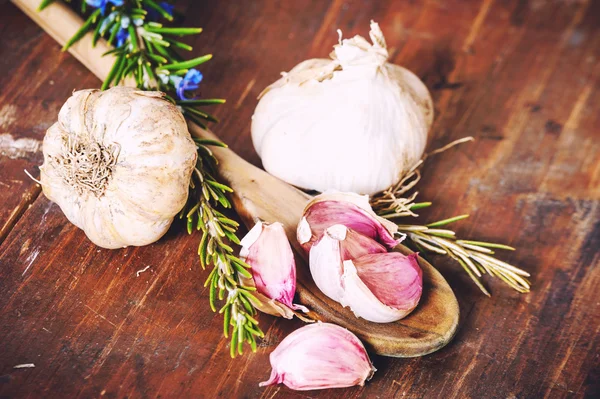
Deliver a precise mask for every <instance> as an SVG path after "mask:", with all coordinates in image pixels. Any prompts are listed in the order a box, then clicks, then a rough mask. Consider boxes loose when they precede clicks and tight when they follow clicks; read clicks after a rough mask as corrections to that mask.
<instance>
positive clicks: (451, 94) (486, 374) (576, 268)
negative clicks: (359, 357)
mask: <svg viewBox="0 0 600 399" xmlns="http://www.w3.org/2000/svg"><path fill="white" fill-rule="evenodd" d="M599 7H600V5H599V4H598V3H597V2H592V1H573V2H543V1H530V2H523V1H517V0H512V1H506V2H498V1H496V2H494V1H448V2H439V1H423V2H400V1H377V2H355V1H348V2H342V1H332V2H327V1H314V2H310V3H309V2H292V1H284V2H277V3H276V2H263V1H254V2H250V3H247V2H239V3H238V2H192V1H179V2H178V9H179V10H181V11H183V12H184V13H185V15H187V16H189V17H188V19H187V20H186V21H184V22H185V23H187V24H197V25H199V26H202V27H203V28H204V29H205V30H204V32H203V34H202V35H201V36H200V37H198V38H197V39H194V43H193V44H195V47H196V48H195V50H194V52H193V55H201V54H204V53H208V52H212V53H214V54H215V58H214V59H213V60H211V61H210V62H209V63H207V64H205V65H204V66H203V69H202V72H203V73H204V75H205V77H206V79H205V81H204V82H203V83H202V84H203V87H202V93H203V95H205V96H207V97H217V96H224V97H226V98H227V99H228V103H227V104H225V105H224V106H222V107H220V108H219V109H218V110H216V113H217V114H218V115H219V116H220V117H221V119H222V122H221V123H220V124H219V125H218V126H217V127H215V130H216V131H217V132H218V134H219V135H220V136H221V137H222V138H223V139H224V140H226V141H227V142H228V143H229V144H230V146H231V147H232V149H233V150H234V151H236V152H237V153H238V154H240V155H242V156H243V157H244V158H245V159H247V160H250V161H251V162H252V163H254V164H259V160H258V157H257V156H256V154H255V153H254V151H253V149H252V146H251V142H250V136H249V131H248V127H247V126H248V120H249V118H250V116H251V115H252V112H253V109H254V106H255V104H256V100H255V99H256V96H257V95H258V93H259V92H260V91H261V90H262V88H264V87H265V86H266V85H268V84H269V83H271V82H272V81H274V80H275V79H276V78H277V77H278V76H279V75H278V74H279V72H280V71H282V70H289V69H290V68H291V67H292V66H294V65H295V64H296V63H297V62H299V61H301V60H303V59H305V58H307V57H313V56H324V55H326V54H328V53H329V50H330V46H331V44H333V43H334V42H335V41H336V40H337V35H336V33H335V29H337V28H338V27H339V28H342V29H343V30H344V34H347V35H349V36H350V35H354V34H363V35H365V34H366V33H367V29H368V28H367V26H368V22H369V20H370V19H372V18H373V19H375V20H376V21H378V22H379V23H380V24H381V26H382V29H383V30H384V32H385V33H386V39H387V41H388V44H389V45H390V46H391V47H393V49H394V50H393V52H392V54H393V57H394V61H395V62H396V63H398V64H401V65H405V66H407V67H409V68H410V69H412V70H414V71H415V72H416V73H417V74H418V75H419V76H420V77H421V78H423V79H424V80H425V82H426V84H427V86H428V87H429V88H430V89H431V90H432V94H433V97H434V100H435V107H436V120H435V125H434V128H433V132H432V135H431V139H430V143H429V148H436V147H439V146H441V145H443V144H445V143H447V142H449V141H451V140H453V139H457V138H460V137H462V136H465V135H468V134H470V135H474V136H475V137H476V138H477V141H476V142H475V143H474V144H466V145H463V146H462V147H459V148H458V149H456V150H453V151H451V152H449V153H446V154H444V155H440V156H436V157H434V158H431V159H429V160H428V161H427V165H426V167H425V169H424V178H423V181H422V183H421V184H420V195H419V196H420V198H421V199H422V200H431V201H433V202H434V206H433V207H432V209H431V210H430V211H428V212H423V215H422V218H420V219H419V220H423V221H431V220H436V219H440V218H444V217H448V216H452V215H456V214H460V213H470V214H471V218H470V219H467V220H466V221H464V222H461V223H460V224H457V225H456V228H457V230H458V233H459V234H460V235H461V236H462V237H468V238H480V239H489V240H496V241H501V242H505V243H508V244H511V245H514V246H516V247H518V251H517V252H515V253H509V254H505V255H500V256H501V257H502V259H504V260H508V261H510V262H513V263H515V264H518V265H520V266H522V267H523V268H525V269H527V270H528V271H530V272H532V274H533V279H532V282H533V292H532V293H531V294H529V295H519V294H517V293H514V292H512V291H509V290H508V289H506V288H504V287H503V285H502V284H500V283H498V282H496V281H490V280H488V285H489V286H490V288H491V290H492V293H493V297H492V298H491V299H487V298H485V297H484V296H483V295H481V294H480V293H479V292H478V290H477V288H476V287H474V286H473V285H472V283H471V282H470V281H469V279H468V277H466V276H465V275H464V272H463V271H462V270H461V269H460V267H459V266H458V265H456V264H454V263H453V262H451V261H447V260H444V259H443V258H442V257H434V256H427V259H428V260H430V261H432V263H434V264H435V265H436V267H437V268H439V269H440V270H441V272H442V274H443V275H444V277H445V278H446V279H447V280H448V281H449V283H450V285H451V286H452V287H453V289H454V291H455V292H456V294H457V297H458V300H459V304H460V307H461V315H462V316H461V326H460V329H459V332H458V334H457V336H456V337H455V339H454V341H452V343H451V344H450V345H448V346H447V347H446V348H444V349H442V350H441V351H439V352H436V353H435V354H432V355H429V356H426V357H423V358H417V359H389V358H383V357H378V356H375V357H374V359H373V361H374V363H375V366H376V367H377V369H378V372H377V373H376V374H375V377H374V378H373V380H371V381H370V382H369V383H367V385H366V386H365V387H363V388H350V389H344V390H335V391H318V392H317V391H315V392H301V393H297V392H292V391H290V390H288V389H287V388H285V387H269V388H266V389H263V388H259V387H258V386H257V383H258V382H259V381H262V380H265V379H266V378H267V377H268V374H269V365H268V354H269V353H270V352H271V351H272V350H273V349H274V347H275V346H276V345H277V343H278V342H280V340H281V339H282V338H283V337H284V336H285V335H286V334H288V333H289V332H291V331H293V330H294V329H296V328H298V327H299V326H300V325H302V323H301V322H298V321H291V322H289V321H283V320H276V319H274V318H272V317H269V316H261V318H260V322H261V326H262V328H263V330H265V331H266V333H267V335H266V339H265V340H264V341H263V343H262V344H261V346H260V347H259V351H258V352H257V353H256V354H245V355H244V357H243V358H240V359H236V360H231V359H229V357H228V354H227V353H228V348H227V345H228V342H227V340H225V339H222V338H221V331H220V328H221V319H220V317H219V316H218V315H214V314H213V313H212V312H211V311H210V310H209V309H208V307H207V300H208V293H207V292H206V291H205V290H204V289H203V288H202V282H203V279H202V277H203V276H205V274H203V272H202V271H201V270H200V268H199V267H198V265H197V259H196V258H195V256H194V255H193V254H194V253H195V249H196V246H197V242H198V239H199V237H198V236H191V237H188V236H187V235H186V234H185V232H184V229H183V226H181V225H180V224H176V225H174V226H173V228H172V229H171V231H170V232H169V234H168V236H167V237H166V238H165V239H164V240H161V241H160V242H159V243H158V244H157V245H155V246H152V247H145V248H139V249H126V250H120V251H105V250H100V252H97V251H98V249H97V248H96V247H94V246H93V245H91V244H90V243H89V242H88V241H87V240H86V239H85V235H84V234H83V233H81V232H80V231H78V230H77V229H75V228H74V227H72V226H70V225H69V224H68V222H67V221H66V220H65V218H64V217H63V216H62V215H61V214H60V211H59V209H58V207H57V206H56V205H52V204H50V203H49V202H48V201H47V200H46V199H45V198H44V197H43V196H39V197H36V199H35V200H34V201H33V202H31V201H32V200H23V203H24V204H27V205H28V204H29V203H31V204H32V205H31V207H30V208H29V209H27V205H25V206H24V207H23V208H22V209H23V212H22V216H21V217H20V218H17V220H16V224H14V226H13V227H12V229H11V230H10V232H9V234H8V236H7V237H6V239H5V240H4V242H3V243H2V245H1V246H0V337H1V338H2V339H1V340H0V396H7V397H27V396H30V397H100V396H101V395H102V396H103V397H115V398H116V397H119V398H120V397H125V396H128V397H158V396H160V397H177V396H179V397H216V396H222V397H232V398H233V397H248V398H254V397H261V396H262V397H264V398H272V397H275V398H277V397H285V398H288V397H292V398H295V397H298V398H300V397H302V398H304V397H311V398H312V397H320V398H321V397H322V398H326V397H340V396H342V397H347V398H354V397H381V398H392V397H406V398H411V397H412V398H421V397H444V398H462V397H486V398H507V397H515V398H530V397H552V398H555V397H556V398H567V397H568V398H571V397H585V396H587V397H594V396H597V395H598V392H599V391H600V383H599V370H600V360H599V358H598V355H597V354H598V353H599V351H600V338H599V337H600V330H599V326H600V312H599V310H598V304H597V302H598V301H597V293H598V292H599V291H600V273H598V262H599V255H598V248H599V247H600V242H599V240H600V222H599V220H600V167H599V166H598V159H599V157H600V149H599V144H598V138H599V137H600V120H599V114H600V113H599V112H598V111H599V109H598V108H599V107H598V104H600V90H598V89H599V88H600V87H599V83H598V79H599V74H600V71H599V70H598V59H599V57H600V23H599V21H598V15H600V9H599ZM191 16H193V18H192V17H191ZM0 32H1V33H2V35H3V39H2V40H1V41H0V53H1V55H2V57H0V71H1V73H0V79H2V80H1V85H0V86H1V87H2V89H3V90H2V92H0V95H1V96H2V97H0V101H1V103H0V107H5V106H6V104H13V105H16V109H15V115H16V118H17V120H18V121H19V123H22V125H20V127H14V126H12V127H6V128H4V127H2V132H1V133H5V132H6V133H10V134H12V135H13V136H14V137H16V138H19V137H34V134H35V135H36V136H35V137H34V138H36V139H41V132H40V131H38V132H37V133H36V131H35V130H34V129H33V128H34V127H35V126H36V124H41V123H44V124H45V126H48V125H49V124H51V123H52V122H53V121H54V120H55V118H56V112H57V111H58V107H59V106H60V105H61V104H62V102H63V101H64V100H65V99H66V98H67V97H68V95H69V93H70V92H71V91H72V90H73V89H74V88H86V87H92V86H97V85H98V83H97V82H98V81H97V80H96V79H95V78H94V77H93V76H92V75H91V74H89V72H88V71H87V70H86V69H85V68H84V67H83V66H81V65H78V63H77V61H75V60H73V59H72V58H70V56H69V55H67V54H60V53H59V48H58V46H57V45H55V44H54V42H53V40H52V39H50V38H49V37H46V36H44V35H43V34H42V33H41V31H39V29H37V28H36V27H35V25H34V24H33V23H32V22H30V21H29V20H28V19H27V18H26V17H25V16H24V15H23V14H21V13H20V12H19V11H18V10H16V8H15V7H14V6H13V5H11V4H10V3H8V2H7V1H6V0H0ZM31 46H35V47H36V48H38V47H39V49H43V50H44V51H41V50H40V51H39V52H35V51H34V50H32V49H31ZM19 54H21V55H19ZM38 71H40V72H38ZM46 73H48V74H50V76H48V77H45V76H47V75H45V74H46ZM50 80H53V81H54V83H55V84H54V86H51V85H50V83H49V82H50ZM40 104H41V106H36V105H40ZM43 104H50V105H51V106H50V107H49V108H48V109H45V108H44V107H43ZM41 130H43V129H41ZM38 156H39V155H38ZM13 161H14V160H11V159H7V158H6V157H4V158H3V161H2V162H3V163H2V164H1V165H0V174H2V173H6V170H7V167H8V166H5V165H9V164H10V165H15V166H14V170H15V172H14V173H15V174H16V173H18V172H16V171H18V170H20V169H22V165H16V164H15V163H14V162H13ZM18 162H22V161H18ZM10 167H11V168H12V166H10ZM11 173H12V172H11ZM1 176H2V179H4V177H3V176H4V175H3V174H2V175H1ZM2 182H4V183H6V181H4V180H2ZM7 184H8V183H7ZM5 189H6V187H4V186H2V185H1V184H0V195H2V202H0V208H1V210H2V212H6V213H3V214H9V213H10V212H7V211H6V208H7V207H9V205H8V201H14V202H12V204H13V205H14V204H17V203H21V200H20V198H21V196H22V193H23V191H18V190H14V191H13V190H12V189H11V190H5ZM13 205H10V208H9V209H11V210H12V209H13ZM148 265H150V266H151V268H150V269H149V270H148V271H146V272H145V273H141V274H140V275H139V277H136V272H137V271H139V270H141V269H143V268H144V267H146V266H148ZM190 269H191V270H190ZM22 363H34V364H35V365H36V367H35V368H30V369H19V370H15V369H13V366H14V365H17V364H22Z"/></svg>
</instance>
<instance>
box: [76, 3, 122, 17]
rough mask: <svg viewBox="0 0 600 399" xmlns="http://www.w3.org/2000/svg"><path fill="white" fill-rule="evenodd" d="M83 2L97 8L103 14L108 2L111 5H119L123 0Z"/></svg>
mask: <svg viewBox="0 0 600 399" xmlns="http://www.w3.org/2000/svg"><path fill="white" fill-rule="evenodd" d="M85 2H86V3H87V4H88V5H90V6H92V7H96V8H99V9H100V12H101V13H102V15H104V13H105V12H106V7H107V6H108V3H112V4H113V5H115V6H117V7H119V6H122V5H123V3H124V0H85Z"/></svg>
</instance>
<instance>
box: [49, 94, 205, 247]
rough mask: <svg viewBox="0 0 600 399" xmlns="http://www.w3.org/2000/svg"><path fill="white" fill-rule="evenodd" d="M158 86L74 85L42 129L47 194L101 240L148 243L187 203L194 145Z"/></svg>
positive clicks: (103, 244) (110, 243)
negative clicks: (87, 87) (103, 88)
mask: <svg viewBox="0 0 600 399" xmlns="http://www.w3.org/2000/svg"><path fill="white" fill-rule="evenodd" d="M163 96H164V94H163V93H160V92H148V91H141V90H137V89H134V88H126V87H114V88H111V89H109V90H106V91H99V90H81V91H76V92H74V93H73V95H72V96H71V97H70V98H69V99H68V100H67V102H66V103H65V104H64V105H63V107H62V108H61V110H60V112H59V115H58V122H56V123H55V124H54V125H52V126H51V127H50V128H49V129H48V131H47V132H46V136H45V137H44V142H43V153H44V164H43V165H42V166H41V167H40V171H41V175H40V180H41V183H42V189H43V192H44V194H45V195H46V197H48V198H49V199H50V200H52V201H54V202H56V203H57V204H58V205H59V206H60V208H61V210H62V211H63V213H64V214H65V216H66V217H67V218H68V219H69V221H70V222H71V223H73V224H74V225H76V226H77V227H79V228H80V229H82V230H83V231H84V232H85V234H86V235H87V236H88V238H89V239H90V240H91V241H92V242H93V243H94V244H96V245H98V246H100V247H103V248H120V247H126V246H129V245H135V246H141V245H147V244H150V243H153V242H154V241H157V240H158V239H159V238H161V237H162V236H163V235H164V234H165V233H166V231H167V230H168V228H169V226H170V225H171V222H172V221H173V217H174V216H175V215H176V214H177V213H178V212H179V211H180V210H181V209H182V208H183V207H184V206H185V203H186V201H187V197H188V191H189V183H190V178H191V175H192V172H193V170H194V167H195V165H196V157H197V149H196V145H195V144H194V142H193V140H192V138H191V137H190V134H189V132H188V130H187V125H186V122H185V119H184V118H183V115H182V114H181V112H180V111H179V110H178V109H177V107H175V106H174V105H173V104H171V103H170V102H168V101H166V100H164V99H163Z"/></svg>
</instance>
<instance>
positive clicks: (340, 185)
mask: <svg viewBox="0 0 600 399" xmlns="http://www.w3.org/2000/svg"><path fill="white" fill-rule="evenodd" d="M370 35H371V39H372V41H373V45H371V44H370V43H368V42H367V41H366V40H365V39H364V38H362V37H360V36H355V37H354V38H352V39H344V40H342V41H341V42H340V44H338V45H336V46H335V47H334V52H333V53H332V59H331V60H326V59H314V60H307V61H304V62H302V63H300V64H299V65H297V66H296V67H294V68H293V69H292V70H291V71H290V72H288V73H286V74H284V75H283V77H282V78H281V79H279V80H278V81H277V82H275V83H273V84H272V85H271V86H269V87H268V88H267V89H265V91H264V92H263V93H262V94H261V97H260V101H259V103H258V106H257V107H256V110H255V113H254V116H253V118H252V128H251V130H252V140H253V143H254V148H255V149H256V152H257V153H258V155H259V156H260V157H261V159H262V162H263V166H264V167H265V169H266V170H267V171H268V172H269V173H271V174H273V175H275V176H277V177H279V178H281V179H282V180H284V181H286V182H288V183H290V184H293V185H295V186H298V187H301V188H304V189H312V190H318V191H325V190H328V189H337V190H341V191H353V192H357V193H361V194H374V193H377V192H379V191H381V190H384V189H386V188H387V187H389V186H391V185H392V184H394V183H395V182H396V181H397V180H398V178H399V176H400V175H401V174H402V173H403V172H405V171H407V170H408V169H410V168H411V167H412V166H413V165H414V164H415V163H416V162H417V161H418V160H419V159H420V158H421V156H422V155H423V151H424V149H425V144H426V141H427V134H428V131H429V129H430V127H431V123H432V120H433V104H432V100H431V96H430V94H429V92H428V90H427V88H426V87H425V85H424V84H423V83H422V82H421V81H420V80H419V78H418V77H417V76H415V75H414V74H413V73H412V72H410V71H408V70H406V69H404V68H402V67H400V66H397V65H393V64H390V63H387V62H386V60H387V58H388V52H387V49H386V44H385V39H384V37H383V34H382V33H381V30H380V29H379V26H378V25H377V24H376V23H373V22H372V23H371V32H370Z"/></svg>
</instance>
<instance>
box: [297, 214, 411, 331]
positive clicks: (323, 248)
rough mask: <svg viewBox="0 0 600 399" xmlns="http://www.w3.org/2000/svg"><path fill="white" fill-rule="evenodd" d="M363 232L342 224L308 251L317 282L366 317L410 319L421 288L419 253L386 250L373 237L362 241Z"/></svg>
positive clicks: (380, 321)
mask: <svg viewBox="0 0 600 399" xmlns="http://www.w3.org/2000/svg"><path fill="white" fill-rule="evenodd" d="M359 236H361V235H360V234H357V233H356V232H354V231H353V230H350V229H348V228H347V227H345V226H343V225H335V226H332V227H330V228H328V229H327V230H326V231H325V233H324V234H323V236H322V238H321V239H320V240H319V241H318V242H317V243H316V244H314V245H313V246H312V248H311V249H310V253H309V266H310V272H311V275H312V277H313V280H314V282H315V284H316V285H317V287H318V288H319V289H320V290H321V291H322V292H323V293H324V294H325V295H327V296H328V297H329V298H331V299H333V300H334V301H336V302H339V303H340V304H341V305H342V306H344V307H349V308H350V309H351V310H352V311H353V312H354V314H355V315H356V316H357V317H362V318H363V319H365V320H368V321H372V322H375V323H390V322H393V321H396V320H400V319H402V318H404V317H406V316H407V315H408V314H409V313H410V312H411V311H412V310H413V309H414V308H415V307H416V306H417V304H418V303H419V299H420V298H421V293H422V291H423V279H422V271H421V268H420V267H419V265H418V263H417V255H416V254H414V255H410V256H405V255H403V254H401V253H398V252H389V253H388V252H387V251H386V250H385V248H384V247H382V246H381V245H380V244H378V243H377V242H375V241H374V240H371V239H370V238H368V237H364V236H363V238H362V239H361V240H358V239H357V237H359ZM364 239H366V240H369V241H371V243H370V244H369V243H368V242H367V243H365V242H364ZM349 247H350V248H352V250H351V251H349V250H348V249H347V248H349Z"/></svg>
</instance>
